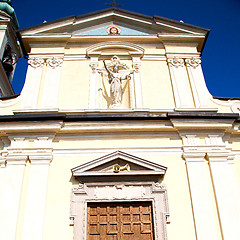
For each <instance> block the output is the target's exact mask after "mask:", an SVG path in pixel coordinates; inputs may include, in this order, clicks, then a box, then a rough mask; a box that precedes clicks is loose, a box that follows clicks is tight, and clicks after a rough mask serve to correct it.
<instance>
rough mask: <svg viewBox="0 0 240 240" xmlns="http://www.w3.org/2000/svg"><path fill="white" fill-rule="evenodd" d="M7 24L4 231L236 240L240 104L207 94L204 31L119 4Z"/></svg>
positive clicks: (81, 239) (90, 237) (27, 235)
mask: <svg viewBox="0 0 240 240" xmlns="http://www.w3.org/2000/svg"><path fill="white" fill-rule="evenodd" d="M0 24H1V29H0V47H1V48H0V57H1V59H2V61H1V63H0V77H1V79H0V89H1V95H2V98H1V100H0V134H1V135H0V137H1V158H0V164H1V168H0V212H1V217H0V235H1V239H3V240H15V239H16V240H33V239H34V240H50V239H59V240H100V239H104V240H105V239H106V240H107V239H109V240H110V239H111V240H117V239H118V240H123V239H131V240H135V239H143V240H176V239H180V240H181V239H184V240H194V239H196V240H208V239H209V240H210V239H211V240H223V239H224V240H237V239H239V235H240V231H239V227H238V225H239V222H240V132H239V127H240V119H239V112H240V101H239V100H221V99H217V98H214V97H213V96H212V95H211V94H210V93H209V92H208V89H207V87H206V84H205V79H204V76H203V72H202V68H201V53H202V51H203V48H204V44H205V42H206V39H207V36H208V33H209V30H207V29H203V28H200V27H196V26H193V25H189V24H186V23H182V22H178V21H174V20H170V19H166V18H163V17H159V16H154V17H150V16H145V15H142V14H139V13H134V12H130V11H126V10H122V9H118V8H109V9H105V10H101V11H97V12H93V13H89V14H85V15H81V16H77V17H75V16H71V17H66V18H63V19H58V20H55V21H52V22H46V23H43V24H39V25H36V26H33V27H29V28H25V29H20V30H19V31H17V27H16V22H14V21H13V18H12V17H11V16H9V14H8V13H6V12H4V11H1V12H0ZM13 53H14V54H13ZM23 55H25V56H27V57H28V70H27V75H26V80H25V85H24V87H23V90H22V92H21V94H20V95H19V96H13V97H9V96H10V95H13V94H14V93H13V90H12V87H11V79H12V75H13V72H14V68H15V65H14V64H13V62H14V61H15V59H17V58H19V57H22V56H23Z"/></svg>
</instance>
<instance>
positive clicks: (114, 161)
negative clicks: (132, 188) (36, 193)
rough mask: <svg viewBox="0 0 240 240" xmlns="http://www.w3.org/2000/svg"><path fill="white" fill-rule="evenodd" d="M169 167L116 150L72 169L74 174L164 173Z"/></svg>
mask: <svg viewBox="0 0 240 240" xmlns="http://www.w3.org/2000/svg"><path fill="white" fill-rule="evenodd" d="M166 170H167V168H166V167H164V166H161V165H159V164H156V163H153V162H150V161H148V160H145V159H142V158H139V157H136V156H133V155H131V154H128V153H125V152H122V151H116V152H113V153H110V154H108V155H105V156H103V157H100V158H97V159H95V160H92V161H90V162H87V163H85V164H82V165H79V166H77V167H75V168H73V169H72V173H73V176H75V177H77V176H86V177H87V176H89V177H92V176H94V177H96V176H120V175H125V176H137V175H141V176H143V175H147V176H149V175H152V176H153V175H155V176H156V175H159V176H160V175H164V174H165V172H166Z"/></svg>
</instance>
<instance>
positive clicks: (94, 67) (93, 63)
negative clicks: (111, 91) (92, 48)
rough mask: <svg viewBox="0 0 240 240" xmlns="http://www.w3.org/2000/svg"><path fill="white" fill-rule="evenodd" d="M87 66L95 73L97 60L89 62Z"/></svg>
mask: <svg viewBox="0 0 240 240" xmlns="http://www.w3.org/2000/svg"><path fill="white" fill-rule="evenodd" d="M89 66H90V67H91V69H92V73H97V70H98V69H97V68H98V62H91V63H90V64H89Z"/></svg>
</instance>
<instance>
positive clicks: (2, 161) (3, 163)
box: [0, 159, 7, 168]
mask: <svg viewBox="0 0 240 240" xmlns="http://www.w3.org/2000/svg"><path fill="white" fill-rule="evenodd" d="M6 165H7V161H6V159H0V167H1V168H5V167H6Z"/></svg>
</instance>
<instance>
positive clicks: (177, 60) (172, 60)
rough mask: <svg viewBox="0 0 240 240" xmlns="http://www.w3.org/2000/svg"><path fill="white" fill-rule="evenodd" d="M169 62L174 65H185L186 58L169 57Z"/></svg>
mask: <svg viewBox="0 0 240 240" xmlns="http://www.w3.org/2000/svg"><path fill="white" fill-rule="evenodd" d="M168 64H169V65H170V66H172V67H176V68H178V67H183V66H184V60H183V59H182V58H177V57H174V58H169V59H168Z"/></svg>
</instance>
